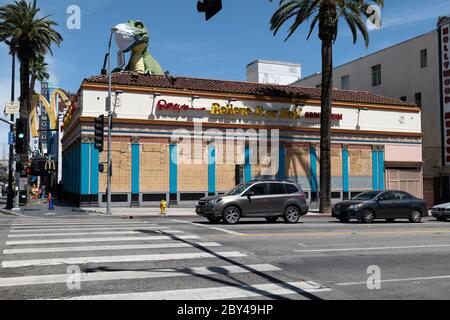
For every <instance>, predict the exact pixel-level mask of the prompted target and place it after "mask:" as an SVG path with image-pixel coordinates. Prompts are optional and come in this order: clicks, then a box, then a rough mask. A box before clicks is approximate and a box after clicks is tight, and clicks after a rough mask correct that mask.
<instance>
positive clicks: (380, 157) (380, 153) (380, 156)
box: [378, 148, 385, 190]
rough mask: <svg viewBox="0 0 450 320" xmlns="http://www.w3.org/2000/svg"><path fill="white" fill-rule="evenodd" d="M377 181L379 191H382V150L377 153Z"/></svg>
mask: <svg viewBox="0 0 450 320" xmlns="http://www.w3.org/2000/svg"><path fill="white" fill-rule="evenodd" d="M378 181H379V187H380V190H384V187H385V186H384V149H383V148H380V150H379V151H378Z"/></svg>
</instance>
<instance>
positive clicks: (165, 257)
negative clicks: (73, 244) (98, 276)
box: [2, 251, 247, 268]
mask: <svg viewBox="0 0 450 320" xmlns="http://www.w3.org/2000/svg"><path fill="white" fill-rule="evenodd" d="M246 256H247V255H245V254H243V253H240V252H237V251H232V252H214V254H211V253H206V252H196V253H174V254H147V255H131V256H105V257H71V258H52V259H32V260H15V261H3V262H2V267H3V268H21V267H30V266H56V265H61V264H64V265H79V264H87V263H120V262H142V261H169V260H190V259H207V258H221V257H224V258H238V257H246Z"/></svg>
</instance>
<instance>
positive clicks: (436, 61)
mask: <svg viewBox="0 0 450 320" xmlns="http://www.w3.org/2000/svg"><path fill="white" fill-rule="evenodd" d="M449 20H450V18H442V19H440V21H439V26H438V28H437V29H436V30H433V31H431V32H428V33H426V34H423V35H421V36H418V37H416V38H413V39H410V40H408V41H405V42H402V43H399V44H397V45H395V46H392V47H389V48H386V49H384V50H381V51H378V52H375V53H373V54H370V55H368V56H365V57H362V58H360V59H357V60H354V61H351V62H349V63H346V64H344V65H341V66H338V67H336V68H335V69H334V79H333V87H334V88H339V89H342V90H364V91H369V92H372V93H374V94H379V95H382V96H388V97H392V98H396V99H400V100H403V101H408V102H411V103H414V104H417V105H419V106H421V107H422V110H423V112H422V128H423V131H424V138H423V160H424V164H423V167H424V197H425V199H426V200H427V202H428V204H429V205H433V204H437V203H442V202H448V201H450V179H449V177H450V166H449V165H450V162H447V159H446V158H447V156H446V155H445V154H444V153H445V152H446V149H447V147H446V146H445V145H444V142H445V141H446V139H444V138H443V134H444V133H446V132H447V131H446V130H447V128H446V127H445V126H446V121H445V116H444V111H443V100H444V99H445V96H444V94H445V88H443V86H442V83H445V81H447V82H448V81H450V80H449V77H448V75H447V77H446V78H443V77H442V75H443V71H445V70H443V67H444V68H445V61H444V58H445V55H447V57H448V36H447V37H446V36H445V34H444V33H445V32H447V31H446V30H448V26H449ZM445 41H447V42H445ZM445 50H447V51H445ZM447 70H448V65H447ZM447 72H448V71H447ZM320 83H321V74H320V73H317V74H314V75H311V76H309V77H306V78H304V79H301V80H299V81H297V82H296V83H294V85H298V86H308V87H320ZM449 90H450V89H449ZM449 111H450V110H449ZM449 128H450V127H449ZM448 147H450V144H449V145H448ZM449 150H450V149H449ZM448 160H449V161H450V158H449V159H448Z"/></svg>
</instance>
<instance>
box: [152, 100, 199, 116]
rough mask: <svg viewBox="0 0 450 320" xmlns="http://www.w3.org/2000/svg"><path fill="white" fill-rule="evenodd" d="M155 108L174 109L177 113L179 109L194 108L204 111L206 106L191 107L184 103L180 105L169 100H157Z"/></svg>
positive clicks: (160, 109)
mask: <svg viewBox="0 0 450 320" xmlns="http://www.w3.org/2000/svg"><path fill="white" fill-rule="evenodd" d="M156 108H157V110H159V111H162V110H171V111H176V112H178V113H179V112H181V111H188V110H194V111H205V110H206V108H193V107H190V106H188V105H186V104H183V105H180V104H178V103H171V102H169V103H168V102H167V101H166V100H159V101H158V104H157V106H156Z"/></svg>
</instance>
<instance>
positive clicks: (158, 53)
mask: <svg viewBox="0 0 450 320" xmlns="http://www.w3.org/2000/svg"><path fill="white" fill-rule="evenodd" d="M9 2H11V1H9V0H0V4H5V3H9ZM196 3H197V0H170V1H156V0H150V1H144V0H128V1H123V0H95V1H93V0H78V1H76V0H57V1H55V0H38V5H39V6H40V7H41V8H42V14H43V15H47V14H52V19H54V20H56V21H57V22H58V23H59V26H58V27H57V30H58V31H59V32H60V33H61V34H62V35H63V37H64V42H63V43H62V46H61V48H57V47H55V48H54V50H53V53H54V55H53V56H52V57H48V63H49V64H50V74H51V76H52V79H50V81H51V82H53V83H55V84H56V85H57V86H58V87H61V88H64V89H66V90H68V91H72V92H76V91H77V90H78V88H79V86H80V84H81V82H82V80H83V79H84V78H86V77H89V76H91V75H96V74H99V73H100V69H101V67H102V64H103V58H104V54H105V51H106V49H107V41H108V33H109V29H110V28H111V27H112V26H114V25H116V24H119V23H122V22H126V21H127V20H128V19H139V20H142V21H143V22H144V23H145V24H146V25H147V27H148V28H149V29H150V37H151V38H150V41H151V42H150V51H151V53H152V55H153V56H154V57H155V58H156V59H157V60H158V61H159V63H160V64H161V65H162V67H163V68H164V69H165V70H169V71H170V73H171V74H173V75H183V76H192V77H202V78H212V79H224V80H245V77H246V76H245V66H246V65H247V64H248V63H250V62H252V61H254V60H256V59H266V60H282V61H289V62H296V63H301V64H302V69H303V70H302V74H303V76H307V75H310V74H312V73H315V72H318V71H320V69H321V59H320V41H319V40H318V38H317V32H315V33H314V35H313V36H312V37H311V39H310V40H309V41H307V40H306V35H307V27H306V26H304V27H302V28H300V29H299V30H298V31H297V33H296V34H295V35H294V36H292V37H291V38H290V39H289V40H288V41H287V42H285V41H284V39H285V36H286V30H287V27H286V28H284V29H283V30H281V32H280V33H279V34H278V35H277V36H275V37H274V36H273V34H272V32H271V31H270V29H269V21H270V18H271V16H272V14H273V13H274V11H275V10H276V8H277V7H278V0H274V1H273V2H269V1H268V0H245V1H242V0H223V10H222V12H220V13H219V14H218V15H217V16H216V17H214V18H213V19H212V20H210V21H209V22H206V21H205V20H204V16H203V15H202V14H200V13H198V12H197V11H196ZM70 5H78V6H79V7H80V8H81V29H80V30H69V29H67V27H66V21H67V18H68V14H67V13H66V10H67V7H68V6H70ZM445 14H450V0H427V1H412V0H386V1H385V8H384V9H383V10H382V17H383V28H382V29H381V30H374V31H372V32H371V33H370V37H371V42H370V46H369V48H368V49H366V48H365V46H364V43H363V41H359V42H358V43H357V44H356V45H353V42H352V37H351V34H350V32H349V31H348V30H347V29H346V28H345V27H344V26H342V27H341V28H340V35H339V39H338V41H337V42H336V44H335V47H334V59H335V60H334V62H335V65H339V64H342V63H345V62H348V61H350V60H353V59H356V58H359V57H361V56H364V55H367V54H369V53H371V52H374V51H378V50H380V49H383V48H385V47H388V46H390V45H394V44H396V43H398V42H401V41H404V40H407V39H409V38H412V37H415V36H418V35H421V34H423V33H426V32H429V31H431V30H433V29H435V27H436V20H437V17H438V16H439V15H445ZM116 50H117V49H116V48H114V52H115V51H116ZM10 63H11V62H10V57H9V56H8V51H7V49H6V48H5V46H4V45H0V70H1V72H0V104H1V105H2V106H3V105H4V103H5V102H6V101H8V100H9V92H10V89H9V88H10V65H11V64H10ZM6 132H7V129H6V128H5V126H3V125H0V150H1V148H2V145H3V143H4V141H6V136H7V133H6ZM0 152H1V151H0Z"/></svg>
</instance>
